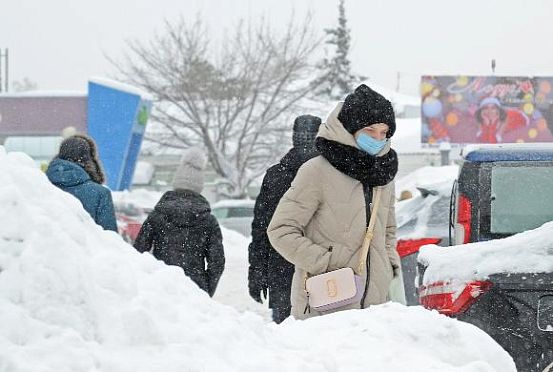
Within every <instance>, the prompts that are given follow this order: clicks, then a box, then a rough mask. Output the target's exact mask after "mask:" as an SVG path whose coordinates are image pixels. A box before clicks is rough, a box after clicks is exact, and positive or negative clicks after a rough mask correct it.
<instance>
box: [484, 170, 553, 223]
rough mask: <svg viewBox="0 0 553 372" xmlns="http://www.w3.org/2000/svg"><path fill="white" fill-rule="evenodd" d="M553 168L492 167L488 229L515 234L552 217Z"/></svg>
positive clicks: (552, 218) (550, 219)
mask: <svg viewBox="0 0 553 372" xmlns="http://www.w3.org/2000/svg"><path fill="white" fill-rule="evenodd" d="M552 185H553V168H551V167H526V166H521V167H495V168H493V169H492V177H491V216H490V217H491V221H490V232H491V233H496V234H516V233H519V232H522V231H525V230H529V229H534V228H536V227H539V226H541V225H542V224H544V223H545V222H548V221H552V220H553V188H552Z"/></svg>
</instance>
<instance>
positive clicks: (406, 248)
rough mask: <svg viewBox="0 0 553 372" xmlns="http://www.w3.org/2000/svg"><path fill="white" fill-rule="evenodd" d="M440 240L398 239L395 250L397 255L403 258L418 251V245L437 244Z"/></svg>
mask: <svg viewBox="0 0 553 372" xmlns="http://www.w3.org/2000/svg"><path fill="white" fill-rule="evenodd" d="M441 241H442V240H441V239H439V238H424V239H399V240H398V241H397V246H396V250H397V253H398V254H399V257H401V258H403V257H405V256H409V255H410V254H413V253H416V252H418V251H419V249H420V247H422V246H423V245H426V244H439V243H440V242H441Z"/></svg>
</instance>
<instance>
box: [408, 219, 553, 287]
mask: <svg viewBox="0 0 553 372" xmlns="http://www.w3.org/2000/svg"><path fill="white" fill-rule="evenodd" d="M418 260H419V262H420V263H422V264H424V265H427V266H428V268H427V269H426V271H425V272H424V280H423V284H429V283H434V282H436V281H456V282H459V281H469V280H485V279H487V278H488V277H489V276H490V275H493V274H500V273H512V274H523V273H543V272H553V222H548V223H546V224H544V225H542V226H541V227H538V228H537V229H534V230H530V231H525V232H522V233H519V234H516V235H513V236H510V237H508V238H504V239H497V240H490V241H487V242H478V243H470V244H464V245H457V246H452V247H447V248H444V247H438V246H434V245H428V246H424V247H422V248H421V250H420V251H419V257H418Z"/></svg>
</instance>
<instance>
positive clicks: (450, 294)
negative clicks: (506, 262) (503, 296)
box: [419, 281, 492, 315]
mask: <svg viewBox="0 0 553 372" xmlns="http://www.w3.org/2000/svg"><path fill="white" fill-rule="evenodd" d="M491 286H492V283H491V282H488V281H472V282H468V283H461V285H452V284H451V283H448V282H437V283H433V284H430V285H428V286H421V287H420V288H419V301H420V303H421V304H422V305H423V306H424V307H425V308H427V309H433V310H438V311H439V312H440V313H442V314H445V315H456V314H460V313H463V312H465V311H466V310H467V309H468V308H469V307H470V306H471V305H472V304H473V303H474V302H475V301H476V300H477V299H478V298H479V297H480V296H482V295H483V294H484V293H486V292H487V291H488V290H489V289H490V288H491Z"/></svg>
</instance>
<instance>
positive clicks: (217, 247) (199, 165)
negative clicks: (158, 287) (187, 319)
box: [134, 148, 225, 297]
mask: <svg viewBox="0 0 553 372" xmlns="http://www.w3.org/2000/svg"><path fill="white" fill-rule="evenodd" d="M205 163H206V159H205V156H204V154H203V152H202V151H201V150H200V149H197V148H190V149H189V150H187V151H186V152H185V153H184V155H183V160H182V164H181V165H180V166H179V168H178V169H177V171H176V173H175V177H174V180H173V188H174V190H173V191H168V192H166V193H165V194H163V196H162V197H161V199H160V200H159V202H158V203H157V205H156V206H155V208H154V210H153V211H152V212H151V213H150V214H149V216H148V218H147V219H146V221H144V223H143V224H142V227H141V229H140V232H139V233H138V236H137V238H136V240H135V242H134V247H135V248H136V249H137V250H138V251H139V252H147V251H150V250H151V249H152V248H153V252H152V253H153V255H154V257H156V258H157V259H158V260H162V261H163V262H165V263H166V264H167V265H175V266H180V267H181V268H182V269H183V270H184V273H185V275H186V276H188V277H190V279H192V280H193V281H194V283H196V284H197V285H198V286H199V287H200V288H201V289H203V290H204V291H206V292H207V293H208V294H209V295H210V296H211V297H213V295H214V294H215V290H216V289H217V283H218V282H219V279H220V278H221V275H222V274H223V270H224V268H225V253H224V251H223V238H222V235H221V229H220V227H219V223H218V222H217V220H216V219H215V216H213V215H212V214H211V207H210V205H209V202H208V201H207V200H206V199H205V198H204V197H203V196H202V195H200V192H201V191H202V189H203V169H204V166H205Z"/></svg>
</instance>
